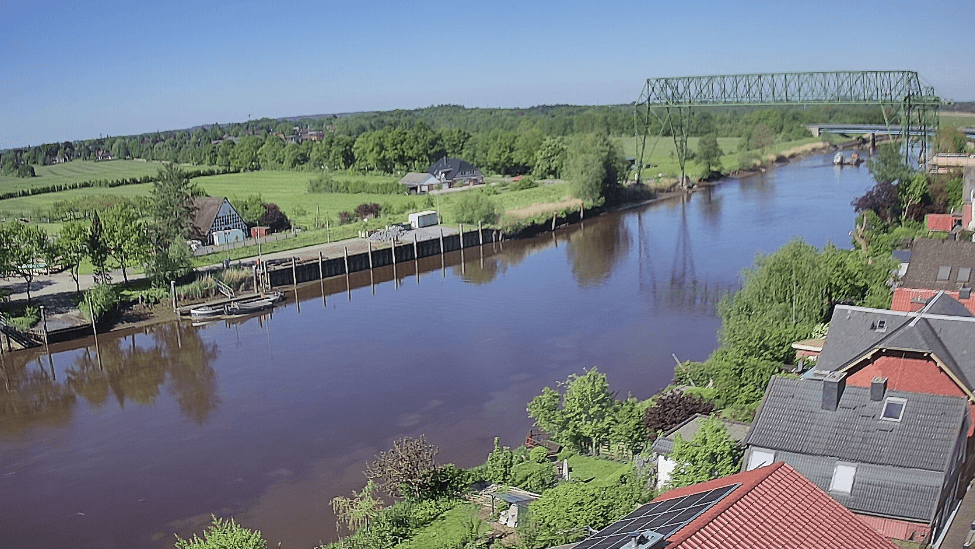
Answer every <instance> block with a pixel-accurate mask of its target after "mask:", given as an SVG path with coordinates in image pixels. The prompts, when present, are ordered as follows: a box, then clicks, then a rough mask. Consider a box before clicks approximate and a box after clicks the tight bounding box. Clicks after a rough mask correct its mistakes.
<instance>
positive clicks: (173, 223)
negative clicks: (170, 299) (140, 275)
mask: <svg viewBox="0 0 975 549" xmlns="http://www.w3.org/2000/svg"><path fill="white" fill-rule="evenodd" d="M197 193H198V189H197V188H196V186H195V185H193V184H192V182H191V181H190V178H189V176H187V175H186V173H185V172H183V171H182V170H181V169H179V168H178V167H176V166H174V165H172V164H167V165H166V166H165V167H164V168H162V169H160V170H159V175H158V177H157V178H156V181H155V182H153V184H152V191H151V193H150V199H149V206H150V213H151V216H152V217H151V224H150V226H149V240H150V242H151V245H152V250H151V254H152V255H151V258H150V261H149V269H148V273H149V277H150V279H151V280H152V281H153V284H155V285H157V286H165V285H166V284H168V283H169V281H170V280H176V279H178V278H180V277H182V276H184V275H185V274H186V273H188V272H189V271H190V267H191V264H190V253H189V247H188V246H187V245H186V240H187V239H188V238H189V237H190V236H191V231H192V229H191V227H192V219H193V213H194V210H193V196H194V195H196V194H197Z"/></svg>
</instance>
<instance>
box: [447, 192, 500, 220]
mask: <svg viewBox="0 0 975 549" xmlns="http://www.w3.org/2000/svg"><path fill="white" fill-rule="evenodd" d="M456 207H457V222H459V223H470V224H475V223H478V222H481V223H485V224H488V225H490V224H492V223H494V222H496V221H497V220H498V207H497V205H496V204H495V203H494V201H493V200H491V199H490V198H488V197H487V196H485V195H484V194H482V193H480V192H474V191H467V192H463V193H461V196H460V198H459V199H458V200H457V203H456Z"/></svg>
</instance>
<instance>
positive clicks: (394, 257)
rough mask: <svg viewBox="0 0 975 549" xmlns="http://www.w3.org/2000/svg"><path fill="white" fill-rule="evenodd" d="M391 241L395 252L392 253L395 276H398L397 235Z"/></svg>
mask: <svg viewBox="0 0 975 549" xmlns="http://www.w3.org/2000/svg"><path fill="white" fill-rule="evenodd" d="M390 243H391V244H392V245H393V247H392V251H393V253H391V254H390V255H392V256H393V278H396V237H395V236H394V237H393V239H392V240H391V241H390Z"/></svg>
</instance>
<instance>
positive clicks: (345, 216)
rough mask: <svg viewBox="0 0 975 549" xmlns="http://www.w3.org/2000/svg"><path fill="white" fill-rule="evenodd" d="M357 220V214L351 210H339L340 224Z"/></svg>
mask: <svg viewBox="0 0 975 549" xmlns="http://www.w3.org/2000/svg"><path fill="white" fill-rule="evenodd" d="M353 222H355V216H354V215H352V214H351V213H350V212H339V225H348V224H349V223H353Z"/></svg>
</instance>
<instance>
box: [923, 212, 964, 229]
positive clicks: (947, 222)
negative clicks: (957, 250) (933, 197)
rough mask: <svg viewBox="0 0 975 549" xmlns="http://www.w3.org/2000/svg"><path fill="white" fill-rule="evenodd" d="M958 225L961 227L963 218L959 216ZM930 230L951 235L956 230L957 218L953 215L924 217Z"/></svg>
mask: <svg viewBox="0 0 975 549" xmlns="http://www.w3.org/2000/svg"><path fill="white" fill-rule="evenodd" d="M957 219H958V224H959V225H961V221H962V219H961V216H958V218H957ZM924 220H925V221H926V222H927V225H928V230H929V231H934V232H942V233H950V232H951V230H952V229H954V228H955V216H953V215H951V214H928V215H926V216H924Z"/></svg>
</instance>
